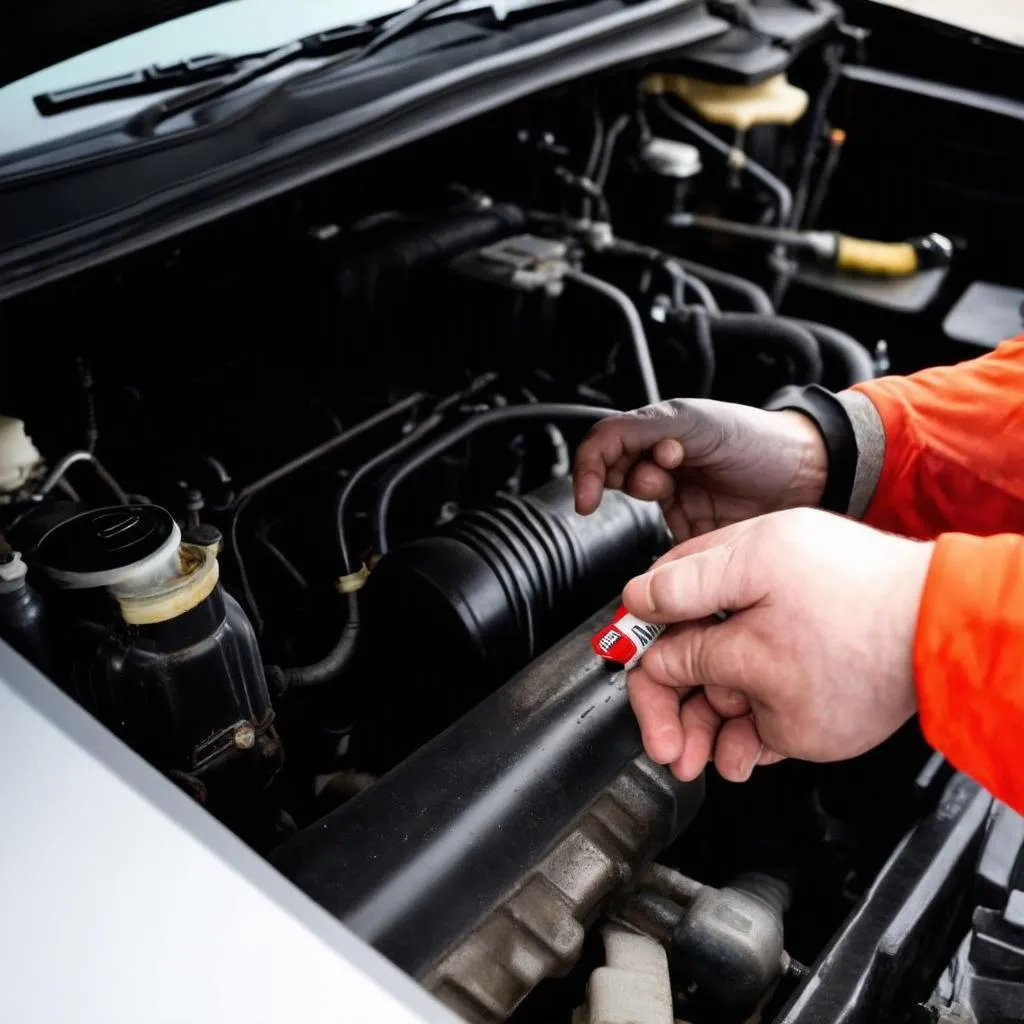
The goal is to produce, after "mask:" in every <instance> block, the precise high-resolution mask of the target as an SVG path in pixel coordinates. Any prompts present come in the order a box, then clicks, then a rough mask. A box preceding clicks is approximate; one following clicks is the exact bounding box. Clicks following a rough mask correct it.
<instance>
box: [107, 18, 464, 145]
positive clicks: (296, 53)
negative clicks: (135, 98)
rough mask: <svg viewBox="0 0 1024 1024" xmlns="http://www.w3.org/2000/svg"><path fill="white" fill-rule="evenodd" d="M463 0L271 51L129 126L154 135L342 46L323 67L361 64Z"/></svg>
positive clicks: (154, 107) (141, 114)
mask: <svg viewBox="0 0 1024 1024" xmlns="http://www.w3.org/2000/svg"><path fill="white" fill-rule="evenodd" d="M458 2H459V0H417V2H416V3H414V4H413V5H412V6H411V7H408V8H406V9H405V10H404V11H402V12H401V13H399V14H395V15H392V16H391V17H390V18H388V19H386V20H385V21H383V22H380V23H379V24H378V25H376V26H373V27H369V28H368V27H367V26H365V25H364V26H357V27H355V28H347V29H339V30H337V31H335V32H321V33H318V34H317V35H314V36H307V37H306V38H304V39H296V40H294V41H293V42H290V43H286V44H285V45H284V46H280V47H278V48H277V49H275V50H271V51H270V52H269V53H267V54H265V55H264V56H262V57H259V58H258V59H257V60H255V61H252V62H250V63H249V64H248V65H247V66H243V67H241V68H239V69H238V70H236V71H234V72H233V73H231V74H228V75H227V76H225V77H223V78H220V79H218V80H217V81H213V82H208V83H206V84H204V85H198V86H196V88H194V89H188V90H186V91H185V92H180V93H178V94H177V95H175V96H171V97H169V98H167V99H165V100H160V101H159V102H157V103H154V104H153V105H152V106H149V107H146V108H145V109H144V110H142V111H140V112H139V113H138V114H136V115H135V116H134V117H132V118H131V120H130V121H129V122H128V124H127V125H126V128H127V130H128V131H129V132H130V133H131V134H133V135H141V136H146V135H152V134H153V132H154V131H155V130H156V128H157V126H158V125H160V124H161V123H162V122H163V121H166V120H167V119H168V118H170V117H174V116H175V115H177V114H181V113H184V112H185V111H187V110H191V109H193V108H194V107H197V106H201V105H202V104H203V103H207V102H209V101H210V100H214V99H218V98H219V97H221V96H226V95H227V94H228V93H231V92H234V91H236V90H237V89H240V88H242V87H243V86H246V85H248V84H249V83H250V82H253V81H255V80H256V79H258V78H262V77H263V76H264V75H267V74H269V73H270V72H272V71H276V70H277V69H278V68H281V67H284V66H285V65H286V64H291V63H292V62H294V61H296V60H299V59H300V58H316V57H322V56H325V55H329V54H331V53H337V52H338V51H339V49H340V50H343V51H347V52H344V53H343V54H342V56H340V57H338V58H337V59H336V60H335V61H333V62H331V63H328V64H327V65H326V67H325V68H322V69H321V70H327V69H334V68H341V67H347V66H348V65H350V64H357V63H358V62H359V61H362V60H365V59H366V58H367V57H370V56H372V55H373V54H375V53H377V52H378V51H379V50H381V49H382V48H383V47H385V46H387V45H388V44H389V43H391V42H393V41H394V40H395V39H397V38H398V37H399V36H401V35H404V34H405V33H406V32H408V31H409V30H410V29H412V28H415V27H416V26H417V25H419V24H420V23H421V22H423V21H425V20H426V19H427V18H429V17H430V16H431V15H433V14H436V13H437V12H439V11H441V10H442V9H444V8H445V7H452V6H454V5H455V4H456V3H458Z"/></svg>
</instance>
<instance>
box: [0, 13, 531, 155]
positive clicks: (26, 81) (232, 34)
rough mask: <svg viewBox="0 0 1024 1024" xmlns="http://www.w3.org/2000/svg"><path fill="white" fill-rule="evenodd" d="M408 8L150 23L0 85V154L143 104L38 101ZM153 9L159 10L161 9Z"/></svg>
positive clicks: (217, 16)
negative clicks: (58, 108) (49, 104)
mask: <svg viewBox="0 0 1024 1024" xmlns="http://www.w3.org/2000/svg"><path fill="white" fill-rule="evenodd" d="M150 2H151V3H152V0H150ZM546 2H550V0H508V2H507V3H505V2H502V0H463V2H461V3H455V4H453V5H452V6H451V8H449V9H448V10H447V11H446V13H447V14H457V13H459V12H460V11H471V10H481V9H483V10H487V9H493V10H495V12H496V13H497V14H498V15H499V16H500V15H501V14H503V12H504V9H505V8H506V7H507V8H508V9H522V8H527V7H531V6H537V5H540V4H542V3H546ZM412 5H413V0H288V2H287V3H283V2H282V0H229V2H226V3H220V4H217V5H216V6H213V7H208V8H206V9H204V10H201V11H195V12H193V13H191V14H188V15H184V16H182V17H179V18H174V19H172V20H170V21H165V22H163V23H161V24H158V25H154V26H153V27H152V28H148V29H145V30H143V31H141V32H136V33H133V34H131V35H128V36H125V37H124V38H121V39H116V40H114V41H113V42H110V43H106V44H104V45H103V46H99V47H96V48H95V49H92V50H89V51H87V52H85V53H81V54H78V55H77V56H74V57H71V58H69V59H67V60H64V61H61V62H60V63H58V64H54V65H52V66H50V67H47V68H44V69H43V70H41V71H36V72H34V73H32V74H30V75H27V76H25V77H23V78H20V79H18V80H17V81H14V82H11V83H9V84H7V85H5V86H3V87H0V124H2V125H3V126H4V132H3V137H4V138H3V144H0V155H2V151H4V150H7V151H11V150H28V149H32V148H33V147H35V146H38V145H42V144H45V143H47V142H51V141H53V140H54V139H56V138H59V137H62V136H67V135H71V134H73V133H75V132H78V131H81V130H85V129H90V128H93V127H96V126H98V125H100V124H104V123H111V122H114V121H116V120H118V119H121V118H124V117H126V116H130V115H131V114H132V113H133V112H134V111H135V110H137V109H139V107H140V106H141V105H144V104H145V103H146V102H148V101H147V100H146V99H138V98H136V99H128V100H123V99H122V100H113V101H110V102H104V103H101V104H96V105H93V106H89V107H87V108H85V109H81V110H70V111H66V112H62V113H61V114H60V116H59V117H45V116H42V115H41V114H40V112H39V110H38V108H37V106H36V103H35V97H37V96H42V95H45V94H47V93H54V92H59V91H61V90H63V89H68V88H71V87H73V86H78V85H81V84H83V83H87V82H94V81H97V80H101V79H108V78H113V77H116V76H118V75H123V74H128V73H130V72H133V71H136V70H137V69H140V68H146V67H152V66H154V65H157V66H173V65H175V64H178V63H180V62H181V61H182V60H187V59H189V58H192V57H197V56H201V55H207V54H224V55H236V54H246V53H256V52H260V51H267V50H272V49H274V48H275V47H278V46H280V45H282V44H283V43H287V42H288V41H290V40H293V39H297V38H301V37H304V36H311V35H315V34H316V33H318V32H323V31H326V30H328V29H333V28H337V27H340V26H343V25H358V24H361V23H364V22H368V21H376V20H378V19H382V18H386V17H387V16H389V15H393V14H395V13H397V12H399V11H402V10H405V9H406V8H409V7H411V6H412ZM154 6H155V7H156V8H157V9H159V6H160V5H158V4H154ZM154 16H156V15H154Z"/></svg>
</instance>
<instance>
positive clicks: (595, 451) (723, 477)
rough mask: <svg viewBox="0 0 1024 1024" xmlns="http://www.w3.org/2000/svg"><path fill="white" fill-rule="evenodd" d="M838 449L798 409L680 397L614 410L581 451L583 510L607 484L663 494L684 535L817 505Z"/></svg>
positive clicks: (672, 521) (675, 527)
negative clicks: (830, 449) (830, 448)
mask: <svg viewBox="0 0 1024 1024" xmlns="http://www.w3.org/2000/svg"><path fill="white" fill-rule="evenodd" d="M827 475H828V455H827V452H826V450H825V444H824V442H823V441H822V438H821V435H820V434H819V433H818V430H817V428H816V427H815V426H814V424H813V423H812V422H811V421H810V420H809V419H807V417H805V416H803V415H801V414H800V413H798V412H766V411H765V410H763V409H754V408H751V407H749V406H745V405H733V404H732V403H729V402H715V401H711V400H709V399H682V398H677V399H674V400H673V401H670V402H661V403H659V404H658V405H649V406H647V407H646V408H643V409H638V410H637V411H636V412H631V413H626V414H624V415H622V416H611V417H609V418H608V419H605V420H602V421H601V422H600V423H598V424H597V426H595V427H594V429H593V430H592V431H591V432H590V434H589V435H588V436H587V438H586V439H585V440H584V441H583V443H582V444H581V445H580V447H579V450H578V451H577V453H576V466H575V469H574V477H575V488H576V510H577V511H578V512H580V513H581V514H583V515H589V514H590V513H591V512H593V511H594V509H596V508H597V506H598V505H599V504H600V502H601V495H602V494H603V492H604V489H605V488H606V487H611V488H614V489H616V490H624V491H626V493H627V494H631V495H632V496H633V497H635V498H642V499H644V500H647V501H657V502H659V503H660V504H661V507H662V510H663V511H664V513H665V519H666V521H667V522H668V525H669V528H670V529H671V530H672V533H673V534H674V536H675V538H676V540H687V539H689V538H690V537H696V536H698V535H700V534H702V533H707V532H708V531H710V530H715V529H718V528H719V527H722V526H728V525H729V524H730V523H736V522H739V521H741V520H744V519H750V518H752V517H753V516H758V515H763V514H764V513H766V512H775V511H778V510H779V509H785V508H795V507H797V506H800V505H816V504H817V503H818V502H819V501H820V500H821V496H822V493H823V491H824V489H825V481H826V477H827Z"/></svg>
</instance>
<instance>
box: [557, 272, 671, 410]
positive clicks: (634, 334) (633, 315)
mask: <svg viewBox="0 0 1024 1024" xmlns="http://www.w3.org/2000/svg"><path fill="white" fill-rule="evenodd" d="M565 279H566V280H567V281H574V282H575V283H576V284H578V285H582V286H583V287H584V288H589V289H590V290H591V291H592V292H596V293H597V294H598V295H601V296H603V297H604V298H606V299H609V300H610V301H611V302H614V303H615V305H616V306H618V308H619V310H620V311H621V312H622V317H623V319H624V320H625V321H626V328H627V329H628V331H629V338H630V342H631V344H632V347H633V358H634V359H635V361H636V368H637V372H638V373H639V375H640V382H641V384H642V385H643V390H644V402H645V404H647V405H655V404H656V403H658V402H660V401H661V393H660V392H659V390H658V376H657V374H656V373H655V372H654V362H653V361H652V360H651V349H650V346H649V345H648V344H647V335H646V333H645V332H644V324H643V321H642V320H641V319H640V314H639V313H638V312H637V308H636V305H635V304H634V302H633V300H632V299H631V298H630V297H629V296H628V295H627V294H626V293H625V292H624V291H623V290H622V289H621V288H616V287H615V285H613V284H609V283H608V282H607V281H604V280H602V279H601V278H599V277H594V275H593V274H587V273H584V272H583V271H582V270H576V269H575V268H574V267H570V268H569V269H568V270H566V272H565Z"/></svg>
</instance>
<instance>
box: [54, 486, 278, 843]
mask: <svg viewBox="0 0 1024 1024" xmlns="http://www.w3.org/2000/svg"><path fill="white" fill-rule="evenodd" d="M197 539H200V538H197ZM202 539H206V540H208V539H209V538H202ZM36 557H37V560H38V562H39V564H41V565H42V566H43V567H44V568H45V570H46V572H47V573H48V574H49V576H50V577H51V579H52V580H53V581H54V583H56V585H57V586H58V587H60V588H61V589H62V590H63V591H64V592H65V594H64V601H62V604H63V605H64V606H65V607H64V609H63V613H64V614H65V615H66V616H68V617H69V618H71V619H72V620H73V621H74V622H75V624H76V627H77V628H76V629H75V635H76V637H77V642H76V643H75V648H76V654H75V656H73V659H72V661H73V663H72V667H71V671H70V684H69V685H70V686H71V688H72V689H73V690H74V691H75V696H76V697H77V698H78V699H79V700H80V701H81V702H82V703H83V704H85V705H86V706H87V707H89V708H90V710H92V711H93V712H94V713H95V714H96V715H97V716H98V717H99V718H101V719H102V720H103V721H105V722H106V723H107V725H108V726H110V727H111V728H112V729H113V730H114V731H116V732H117V733H118V734H119V735H121V736H122V737H123V738H124V739H125V740H126V741H127V742H128V743H129V744H130V745H131V746H133V747H134V748H135V749H136V750H138V751H139V753H141V754H142V755H143V756H144V757H146V759H147V760H149V761H150V762H151V763H152V764H154V765H155V766H156V767H158V768H160V769H161V770H162V771H164V772H166V773H167V774H168V775H170V776H171V777H172V778H174V779H175V780H176V781H177V782H178V783H179V784H181V785H182V786H183V787H184V788H185V789H187V790H188V791H189V792H190V793H191V794H192V795H193V796H195V797H196V798H197V799H198V800H200V802H202V803H205V804H206V805H207V806H209V807H210V809H211V810H213V811H214V812H215V813H218V814H221V816H225V815H227V814H228V808H230V809H231V813H232V817H234V816H235V815H238V814H244V813H246V810H247V809H249V808H250V800H249V799H247V798H256V797H257V795H258V793H259V792H260V791H261V790H262V789H263V788H265V786H266V784H267V783H268V782H269V781H270V779H271V778H272V777H273V775H274V773H275V772H276V770H277V768H278V767H279V763H280V756H281V747H280V743H279V741H278V739H277V736H276V735H275V732H274V727H273V720H274V712H273V708H272V707H271V703H270V696H269V693H268V690H267V684H266V679H265V677H264V672H263V666H262V663H261V661H260V656H259V649H258V646H257V642H256V636H255V634H254V632H253V629H252V626H251V625H250V623H249V621H248V619H247V618H246V616H245V613H244V612H243V611H242V609H241V607H240V606H239V605H238V603H237V602H236V601H235V600H234V599H233V598H232V597H231V596H230V595H229V594H228V593H226V592H225V591H224V589H223V587H222V586H221V584H220V579H219V565H218V561H217V543H216V539H214V542H213V543H206V544H203V543H185V542H183V541H182V536H181V531H180V529H179V527H178V525H177V523H175V521H174V519H173V518H172V517H171V515H170V513H168V512H167V511H166V510H164V509H162V508H159V507H157V506H154V505H129V506H123V505H122V506H116V507H112V508H102V509H96V510H93V511H90V512H85V513H82V514H81V515H76V516H73V517H72V518H70V519H66V520H64V521H63V522H61V523H60V524H58V525H57V526H55V527H54V528H53V529H51V530H50V531H49V532H48V533H47V534H46V535H45V536H44V537H43V538H42V540H41V541H40V542H39V545H38V548H37V551H36ZM233 823H236V822H233ZM239 824H240V823H239Z"/></svg>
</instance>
